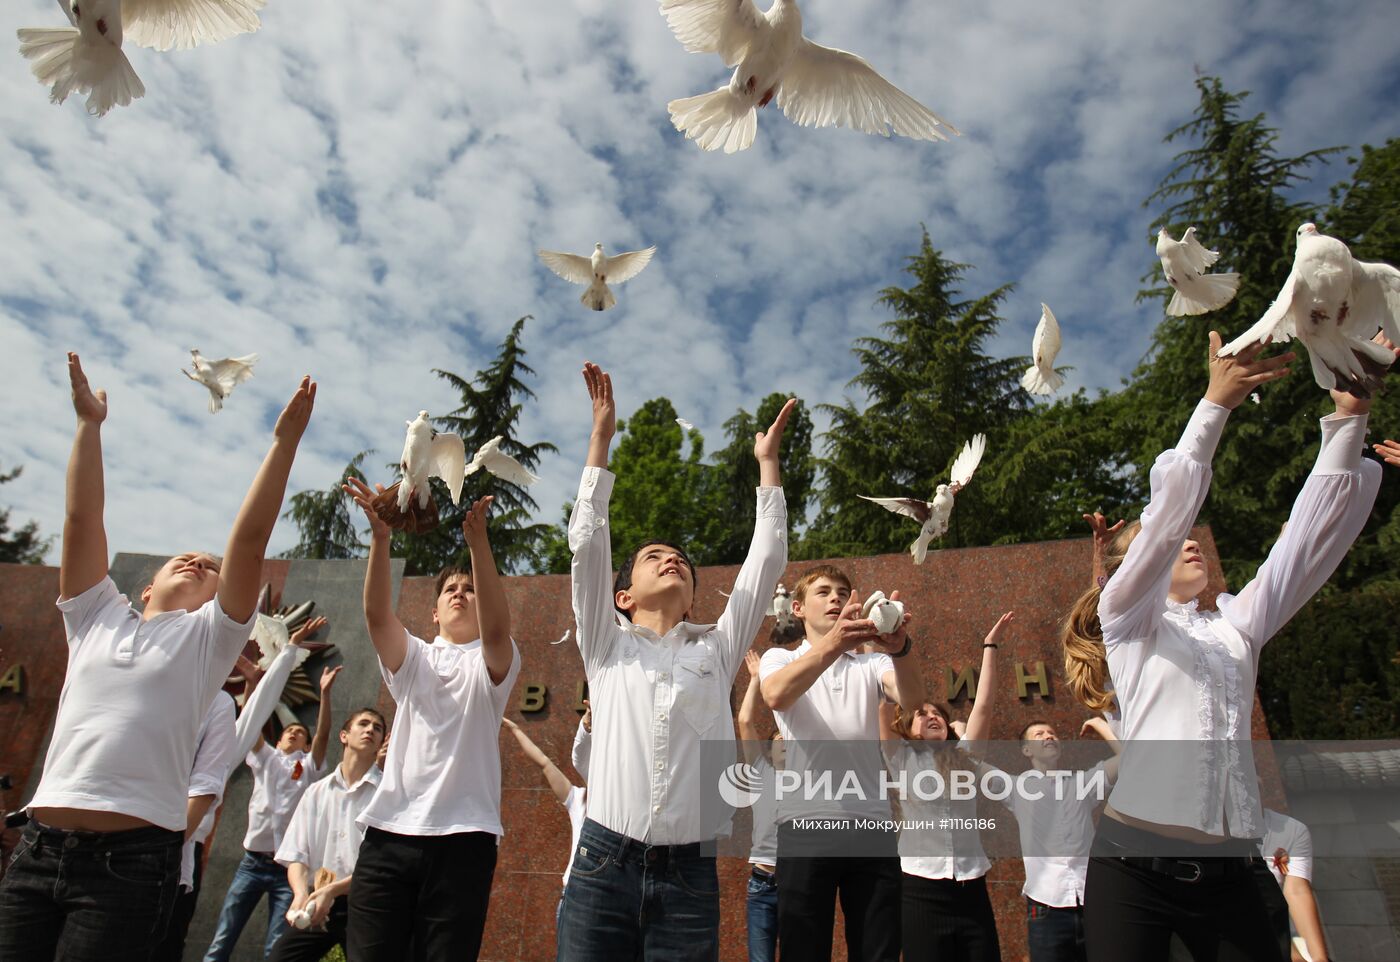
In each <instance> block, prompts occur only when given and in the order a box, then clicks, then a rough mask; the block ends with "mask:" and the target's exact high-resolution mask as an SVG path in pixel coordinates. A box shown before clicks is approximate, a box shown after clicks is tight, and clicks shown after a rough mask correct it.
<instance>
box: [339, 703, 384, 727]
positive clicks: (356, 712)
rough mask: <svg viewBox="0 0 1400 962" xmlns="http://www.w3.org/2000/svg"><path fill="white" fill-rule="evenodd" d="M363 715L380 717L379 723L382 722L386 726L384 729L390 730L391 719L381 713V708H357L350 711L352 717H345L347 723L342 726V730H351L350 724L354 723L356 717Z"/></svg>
mask: <svg viewBox="0 0 1400 962" xmlns="http://www.w3.org/2000/svg"><path fill="white" fill-rule="evenodd" d="M361 715H373V716H374V717H375V718H378V719H379V724H381V725H383V726H384V730H385V731H386V732H387V731H388V730H389V721H388V719H386V718H385V717H384V716H383V715H381V714H380V713H379V709H377V708H357V709H355V710H354V711H352V712H351V713H350V717H348V718H346V719H345V724H344V725H341V726H340V730H341V731H343V732H348V731H349V730H350V726H351V725H352V724H354V722H355V719H356V718H359V717H360V716H361Z"/></svg>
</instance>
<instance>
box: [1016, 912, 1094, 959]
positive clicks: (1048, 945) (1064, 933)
mask: <svg viewBox="0 0 1400 962" xmlns="http://www.w3.org/2000/svg"><path fill="white" fill-rule="evenodd" d="M1026 947H1027V948H1028V949H1030V953H1031V962H1084V960H1085V959H1086V958H1087V955H1086V954H1085V949H1084V909H1083V908H1081V907H1079V906H1077V905H1075V906H1071V907H1068V908H1056V907H1055V906H1053V905H1046V904H1044V903H1043V902H1037V901H1036V900H1035V899H1030V898H1028V899H1026Z"/></svg>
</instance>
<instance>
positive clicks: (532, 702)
mask: <svg viewBox="0 0 1400 962" xmlns="http://www.w3.org/2000/svg"><path fill="white" fill-rule="evenodd" d="M548 697H549V689H548V688H546V687H545V686H544V685H526V686H525V690H524V691H522V692H521V693H520V710H521V711H522V712H525V713H526V714H531V713H533V712H537V711H541V710H542V709H543V708H544V703H545V699H546V698H548Z"/></svg>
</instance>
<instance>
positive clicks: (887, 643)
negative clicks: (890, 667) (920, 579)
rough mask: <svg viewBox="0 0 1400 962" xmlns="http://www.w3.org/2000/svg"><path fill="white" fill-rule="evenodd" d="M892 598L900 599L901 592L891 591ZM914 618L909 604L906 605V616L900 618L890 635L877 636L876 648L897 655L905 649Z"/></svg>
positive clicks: (893, 599) (892, 599) (894, 599)
mask: <svg viewBox="0 0 1400 962" xmlns="http://www.w3.org/2000/svg"><path fill="white" fill-rule="evenodd" d="M890 600H891V601H898V600H899V592H898V591H891V592H890ZM913 620H914V616H913V614H912V613H911V612H910V611H909V608H908V606H905V609H904V617H903V618H901V619H900V620H899V624H898V625H896V626H895V629H894V631H892V632H890V633H889V634H888V635H879V636H877V637H876V638H875V643H874V648H875V650H876V651H882V652H884V653H885V654H887V655H897V654H899V653H900V652H901V651H903V650H904V641H905V639H906V638H908V637H909V622H911V621H913Z"/></svg>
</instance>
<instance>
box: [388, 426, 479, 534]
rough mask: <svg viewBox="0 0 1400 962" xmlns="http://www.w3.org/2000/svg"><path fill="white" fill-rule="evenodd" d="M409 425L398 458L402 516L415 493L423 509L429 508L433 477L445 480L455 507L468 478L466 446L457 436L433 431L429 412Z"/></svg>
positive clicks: (400, 511) (399, 507) (399, 498)
mask: <svg viewBox="0 0 1400 962" xmlns="http://www.w3.org/2000/svg"><path fill="white" fill-rule="evenodd" d="M406 423H407V424H408V435H407V436H406V437H405V438H404V442H403V457H402V458H400V459H399V470H400V471H401V472H403V479H402V480H401V481H400V482H399V490H398V509H399V513H400V514H402V513H405V512H406V511H408V501H409V498H411V497H413V496H414V495H415V494H416V495H417V496H418V507H419V509H420V510H422V509H424V508H426V507H427V506H428V498H429V495H430V494H431V491H432V489H431V487H430V486H429V484H428V480H429V479H430V478H442V480H443V483H445V484H446V485H447V490H448V491H449V492H450V493H451V495H452V503H453V504H454V505H455V504H456V503H457V502H458V501H460V500H461V499H462V482H463V480H465V479H466V467H467V449H466V445H464V444H463V443H462V439H461V438H460V437H458V436H457V435H455V434H438V433H437V432H436V431H434V430H433V426H432V424H430V423H429V422H428V412H427V411H419V412H418V417H416V418H414V419H413V420H412V421H408V422H406Z"/></svg>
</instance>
